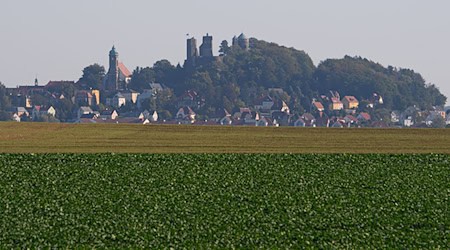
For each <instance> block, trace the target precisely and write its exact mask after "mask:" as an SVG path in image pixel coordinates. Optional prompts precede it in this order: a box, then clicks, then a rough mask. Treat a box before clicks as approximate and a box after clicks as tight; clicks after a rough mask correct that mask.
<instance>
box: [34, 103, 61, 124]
mask: <svg viewBox="0 0 450 250" xmlns="http://www.w3.org/2000/svg"><path fill="white" fill-rule="evenodd" d="M42 116H53V117H55V116H56V110H55V108H53V106H50V107H44V106H39V105H37V106H34V108H33V111H32V115H31V119H33V120H34V121H35V120H37V119H38V118H39V117H42Z"/></svg>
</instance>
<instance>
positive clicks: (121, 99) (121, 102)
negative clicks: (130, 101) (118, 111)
mask: <svg viewBox="0 0 450 250" xmlns="http://www.w3.org/2000/svg"><path fill="white" fill-rule="evenodd" d="M126 103H127V99H126V98H125V96H123V95H122V93H120V92H119V93H117V94H115V95H114V97H113V98H112V100H111V103H110V106H112V107H115V108H120V107H122V106H125V104H126Z"/></svg>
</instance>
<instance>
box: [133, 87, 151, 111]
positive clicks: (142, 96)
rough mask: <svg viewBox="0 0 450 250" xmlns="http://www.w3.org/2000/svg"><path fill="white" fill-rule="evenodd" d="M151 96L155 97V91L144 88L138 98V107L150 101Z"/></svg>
mask: <svg viewBox="0 0 450 250" xmlns="http://www.w3.org/2000/svg"><path fill="white" fill-rule="evenodd" d="M151 98H155V94H154V93H153V91H152V90H149V89H144V91H143V92H142V93H141V94H140V95H138V97H137V100H136V104H137V107H138V109H142V106H143V105H144V103H145V102H148V101H149V100H150V99H151Z"/></svg>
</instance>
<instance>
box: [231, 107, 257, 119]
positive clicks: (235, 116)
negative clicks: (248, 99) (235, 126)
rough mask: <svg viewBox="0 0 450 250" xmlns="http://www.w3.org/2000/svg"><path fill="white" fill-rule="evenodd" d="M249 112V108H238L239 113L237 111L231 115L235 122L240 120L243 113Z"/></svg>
mask: <svg viewBox="0 0 450 250" xmlns="http://www.w3.org/2000/svg"><path fill="white" fill-rule="evenodd" d="M251 112H252V111H251V109H250V108H239V111H237V112H236V113H234V114H233V118H234V119H235V120H241V117H242V114H243V113H251Z"/></svg>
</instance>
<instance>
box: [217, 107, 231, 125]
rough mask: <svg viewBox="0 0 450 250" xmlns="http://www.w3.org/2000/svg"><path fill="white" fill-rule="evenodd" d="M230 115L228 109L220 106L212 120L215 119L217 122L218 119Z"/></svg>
mask: <svg viewBox="0 0 450 250" xmlns="http://www.w3.org/2000/svg"><path fill="white" fill-rule="evenodd" d="M227 116H228V117H231V114H230V112H228V110H226V109H224V108H220V109H217V110H216V112H215V114H214V120H216V121H217V122H218V121H220V120H221V119H222V118H224V117H227Z"/></svg>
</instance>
